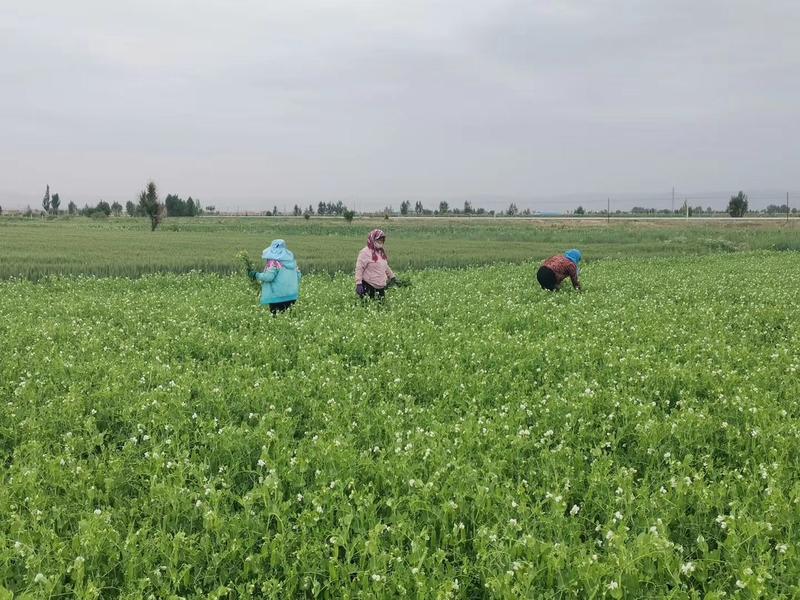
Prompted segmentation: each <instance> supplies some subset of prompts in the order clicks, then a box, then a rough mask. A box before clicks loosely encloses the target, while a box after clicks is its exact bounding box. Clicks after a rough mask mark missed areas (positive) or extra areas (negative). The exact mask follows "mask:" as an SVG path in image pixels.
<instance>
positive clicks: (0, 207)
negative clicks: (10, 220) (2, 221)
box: [0, 206, 3, 215]
mask: <svg viewBox="0 0 800 600" xmlns="http://www.w3.org/2000/svg"><path fill="white" fill-rule="evenodd" d="M2 214H3V207H2V206H0V215H2Z"/></svg>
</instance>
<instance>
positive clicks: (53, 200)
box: [50, 194, 61, 215]
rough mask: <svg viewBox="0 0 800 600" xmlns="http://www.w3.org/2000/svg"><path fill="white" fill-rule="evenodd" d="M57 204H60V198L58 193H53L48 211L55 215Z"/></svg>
mask: <svg viewBox="0 0 800 600" xmlns="http://www.w3.org/2000/svg"><path fill="white" fill-rule="evenodd" d="M59 206H61V198H59V197H58V194H53V197H52V198H51V199H50V212H51V213H53V214H54V215H57V214H58V207H59Z"/></svg>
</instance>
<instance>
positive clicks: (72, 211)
mask: <svg viewBox="0 0 800 600" xmlns="http://www.w3.org/2000/svg"><path fill="white" fill-rule="evenodd" d="M67 214H69V215H77V214H78V205H77V204H75V203H74V202H73V201H72V200H70V201H69V204H67Z"/></svg>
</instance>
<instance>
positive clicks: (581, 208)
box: [575, 206, 638, 215]
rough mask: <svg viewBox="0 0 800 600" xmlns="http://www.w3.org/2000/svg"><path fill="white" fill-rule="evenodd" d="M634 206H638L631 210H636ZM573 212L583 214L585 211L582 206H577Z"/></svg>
mask: <svg viewBox="0 0 800 600" xmlns="http://www.w3.org/2000/svg"><path fill="white" fill-rule="evenodd" d="M636 208H638V207H635V208H634V211H633V212H636ZM575 214H576V215H585V214H586V211H585V210H583V207H582V206H579V207H578V208H576V209H575Z"/></svg>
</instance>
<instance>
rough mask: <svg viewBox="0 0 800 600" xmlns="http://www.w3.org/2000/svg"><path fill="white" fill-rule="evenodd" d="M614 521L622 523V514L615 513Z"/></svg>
mask: <svg viewBox="0 0 800 600" xmlns="http://www.w3.org/2000/svg"><path fill="white" fill-rule="evenodd" d="M614 520H615V521H622V513H621V512H619V511H617V512H615V513H614Z"/></svg>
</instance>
